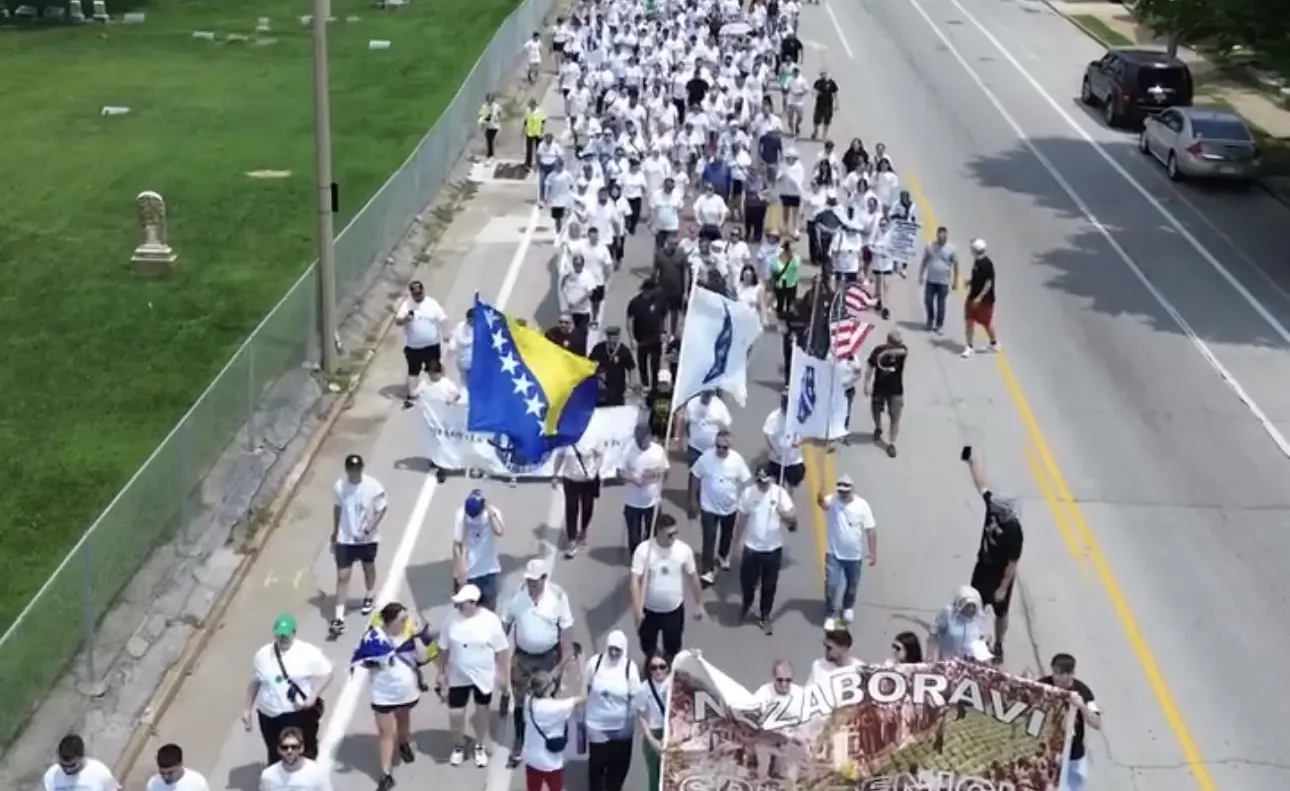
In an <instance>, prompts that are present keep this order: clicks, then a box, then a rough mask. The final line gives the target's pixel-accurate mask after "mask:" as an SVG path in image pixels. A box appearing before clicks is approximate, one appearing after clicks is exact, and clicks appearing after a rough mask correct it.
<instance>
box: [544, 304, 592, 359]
mask: <svg viewBox="0 0 1290 791" xmlns="http://www.w3.org/2000/svg"><path fill="white" fill-rule="evenodd" d="M545 334H546V339H547V340H548V341H551V342H552V343H554V344H556V345H557V346H559V347H560V348H562V349H564V350H565V351H569V352H573V353H574V354H581V355H582V356H584V357H585V356H586V355H587V334H586V333H585V332H583V331H582V330H580V329H578V328H577V327H576V326H574V323H573V316H572V315H570V314H568V313H561V314H560V318H559V320H558V321H557V322H556V325H555V326H554V327H552V328H551V329H549V330H547V331H546V333H545Z"/></svg>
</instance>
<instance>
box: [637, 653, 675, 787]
mask: <svg viewBox="0 0 1290 791" xmlns="http://www.w3.org/2000/svg"><path fill="white" fill-rule="evenodd" d="M645 670H646V673H645V683H644V684H641V686H640V689H638V690H637V691H636V700H635V707H636V724H637V726H638V727H639V728H640V729H641V737H642V739H643V741H642V742H641V753H642V754H643V755H644V756H645V772H646V776H647V777H648V778H649V779H648V781H647V785H646V786H645V788H646V791H658V781H659V776H658V767H659V763H660V762H661V758H662V754H663V725H664V724H665V723H666V722H667V696H668V693H669V692H670V691H671V689H672V675H671V670H672V668H671V664H670V663H669V662H668V660H667V657H665V656H664V655H663V654H660V653H655V654H654V655H653V656H651V657H650V658H649V661H648V662H646V664H645Z"/></svg>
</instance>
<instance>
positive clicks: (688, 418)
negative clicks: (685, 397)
mask: <svg viewBox="0 0 1290 791" xmlns="http://www.w3.org/2000/svg"><path fill="white" fill-rule="evenodd" d="M730 422H731V417H730V410H729V409H727V408H726V405H725V404H724V403H723V402H722V401H721V399H720V398H717V397H716V396H713V397H712V400H711V401H709V402H708V403H707V404H704V403H703V400H702V399H699V398H695V399H691V401H690V403H688V404H686V405H685V425H686V430H687V431H688V432H689V435H690V441H689V444H690V447H692V448H694V449H695V450H697V451H699V452H700V453H702V452H703V451H705V450H708V449H710V448H711V447H712V446H713V445H716V444H717V433H718V432H719V431H721V429H723V428H730Z"/></svg>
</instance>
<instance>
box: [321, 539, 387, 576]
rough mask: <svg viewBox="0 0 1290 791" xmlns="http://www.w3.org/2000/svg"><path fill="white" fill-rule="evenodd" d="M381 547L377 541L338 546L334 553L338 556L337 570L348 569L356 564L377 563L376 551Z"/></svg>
mask: <svg viewBox="0 0 1290 791" xmlns="http://www.w3.org/2000/svg"><path fill="white" fill-rule="evenodd" d="M380 547H381V545H380V544H378V543H376V542H375V541H373V542H372V543H370V544H337V545H336V546H335V547H333V551H332V554H333V555H335V556H336V568H338V569H347V568H349V567H350V566H353V565H354V564H355V563H362V564H364V565H366V564H369V563H375V562H376V550H378V549H380Z"/></svg>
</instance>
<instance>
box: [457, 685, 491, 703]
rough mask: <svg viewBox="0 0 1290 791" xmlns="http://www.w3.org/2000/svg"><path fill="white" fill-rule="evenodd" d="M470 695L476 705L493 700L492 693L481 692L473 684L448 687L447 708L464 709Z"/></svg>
mask: <svg viewBox="0 0 1290 791" xmlns="http://www.w3.org/2000/svg"><path fill="white" fill-rule="evenodd" d="M472 697H473V698H474V699H475V705H476V706H487V705H489V704H490V703H492V702H493V693H491V692H481V691H480V689H479V687H476V686H474V685H472V686H469V687H448V708H450V709H464V708H466V704H467V703H469V702H470V699H471V698H472Z"/></svg>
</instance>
